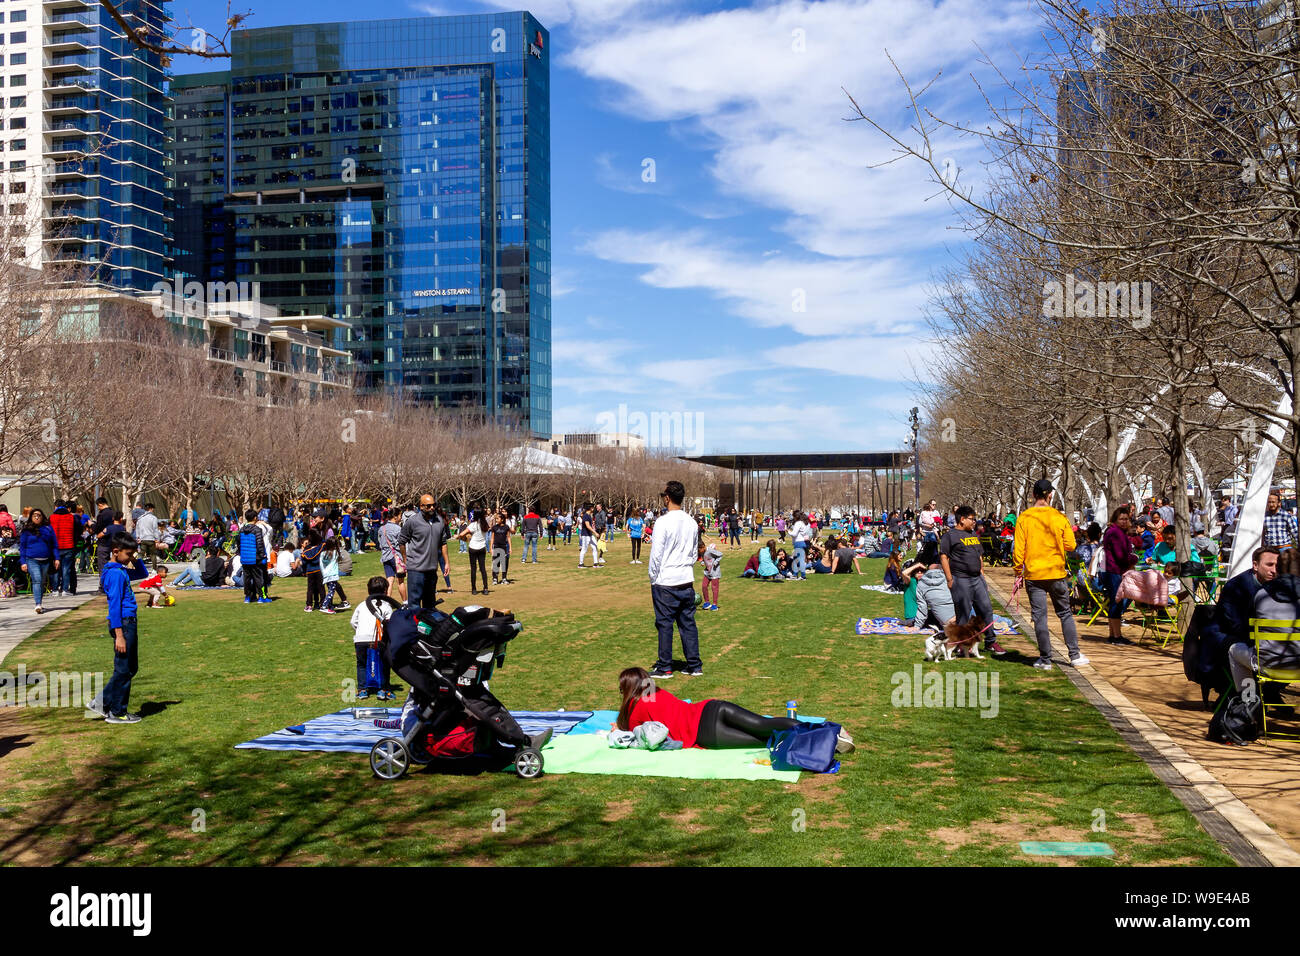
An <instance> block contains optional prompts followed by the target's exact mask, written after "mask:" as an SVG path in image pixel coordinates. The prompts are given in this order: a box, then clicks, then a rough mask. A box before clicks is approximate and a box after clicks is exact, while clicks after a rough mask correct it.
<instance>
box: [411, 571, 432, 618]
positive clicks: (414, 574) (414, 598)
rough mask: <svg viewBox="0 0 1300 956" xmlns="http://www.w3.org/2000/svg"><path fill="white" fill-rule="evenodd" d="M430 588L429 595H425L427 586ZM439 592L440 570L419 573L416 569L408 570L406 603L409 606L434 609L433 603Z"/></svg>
mask: <svg viewBox="0 0 1300 956" xmlns="http://www.w3.org/2000/svg"><path fill="white" fill-rule="evenodd" d="M426 584H427V585H428V587H429V593H428V594H425V593H424V589H425V585H426ZM437 592H438V569H437V568H434V569H433V570H431V571H417V570H415V568H407V569H406V603H407V605H408V606H415V605H417V604H418V605H419V606H420V607H422V608H424V609H425V610H430V609H432V608H433V606H434V605H433V602H434V600H435V598H436V595H437Z"/></svg>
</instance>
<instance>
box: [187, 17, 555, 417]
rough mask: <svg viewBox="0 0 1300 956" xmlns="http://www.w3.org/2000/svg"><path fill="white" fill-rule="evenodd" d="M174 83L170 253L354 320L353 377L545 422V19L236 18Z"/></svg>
mask: <svg viewBox="0 0 1300 956" xmlns="http://www.w3.org/2000/svg"><path fill="white" fill-rule="evenodd" d="M231 50H232V54H233V57H232V61H231V69H230V72H229V73H224V72H222V73H202V74H195V75H191V76H182V77H178V78H177V79H176V81H175V83H174V86H173V89H174V94H175V99H176V102H175V117H174V121H173V122H174V125H173V134H174V139H175V143H174V157H175V162H174V175H175V197H176V208H175V234H176V243H175V245H176V250H175V253H176V267H177V269H178V270H179V271H181V272H183V273H186V274H187V275H188V276H191V277H193V278H196V279H199V280H200V281H204V282H207V281H223V282H224V281H249V282H258V283H260V288H261V296H262V299H263V300H264V301H265V302H267V303H268V304H270V305H273V306H275V307H276V308H278V309H279V310H280V311H281V312H282V313H283V314H286V315H297V314H323V315H330V316H337V317H339V318H342V319H346V320H347V321H348V322H349V328H348V329H347V331H346V333H345V340H346V346H347V348H348V349H349V350H350V351H351V352H352V358H353V362H354V365H355V368H356V370H357V373H358V377H357V388H358V390H360V391H371V392H374V391H384V392H388V393H394V394H400V395H401V396H402V397H404V398H407V399H409V400H412V401H416V402H421V403H428V404H436V405H440V406H445V407H456V408H465V409H470V410H476V409H477V410H481V411H483V412H484V413H486V414H487V415H490V416H492V417H495V418H498V419H509V420H514V421H517V422H518V423H519V424H520V426H521V427H522V428H525V429H527V430H529V431H530V432H531V433H532V434H533V435H535V436H539V437H541V436H545V437H549V436H550V432H551V403H550V396H551V305H550V302H551V297H550V281H551V280H550V271H551V269H550V266H551V249H550V116H549V110H550V93H549V90H550V82H549V76H550V74H549V56H550V51H549V35H548V34H547V31H546V30H545V28H543V27H542V25H541V24H540V23H538V22H537V20H536V19H534V18H533V17H532V15H531V14H528V13H524V12H515V13H500V14H490V15H481V16H478V15H476V16H457V17H431V18H419V19H401V20H379V21H365V22H357V23H327V24H308V25H301V26H286V27H272V28H267V29H259V30H241V31H237V32H236V33H235V34H234V36H233V40H232V46H231Z"/></svg>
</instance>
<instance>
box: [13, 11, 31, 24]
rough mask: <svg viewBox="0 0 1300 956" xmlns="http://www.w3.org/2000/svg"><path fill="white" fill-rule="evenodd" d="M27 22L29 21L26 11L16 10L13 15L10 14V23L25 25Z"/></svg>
mask: <svg viewBox="0 0 1300 956" xmlns="http://www.w3.org/2000/svg"><path fill="white" fill-rule="evenodd" d="M26 20H27V11H25V10H15V11H14V12H13V13H11V14H9V22H10V23H23V22H25V21H26Z"/></svg>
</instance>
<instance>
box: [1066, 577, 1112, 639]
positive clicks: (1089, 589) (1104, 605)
mask: <svg viewBox="0 0 1300 956" xmlns="http://www.w3.org/2000/svg"><path fill="white" fill-rule="evenodd" d="M1074 579H1075V580H1076V581H1078V582H1079V583H1080V584H1081V585H1082V586H1083V595H1084V597H1085V598H1087V599H1088V600H1089V601H1091V602H1092V617H1090V618H1088V623H1087V624H1085V625H1084V626H1085V627H1089V626H1091V625H1092V624H1093V622H1095V621H1096V620H1097V618H1099V617H1101V616H1102V615H1103V614H1105V613H1106V610H1107V609H1108V608H1109V607H1110V602H1109V601H1108V600H1106V595H1105V594H1102V593H1099V592H1098V591H1097V589H1096V588H1095V587H1093V586H1092V578H1091V577H1090V576H1089V574H1088V572H1087V571H1084V572H1083V574H1078V573H1077V572H1076V574H1075V575H1074ZM1087 613H1088V608H1086V607H1081V608H1079V613H1078V615H1077V616H1078V617H1083V616H1084V615H1085V614H1087Z"/></svg>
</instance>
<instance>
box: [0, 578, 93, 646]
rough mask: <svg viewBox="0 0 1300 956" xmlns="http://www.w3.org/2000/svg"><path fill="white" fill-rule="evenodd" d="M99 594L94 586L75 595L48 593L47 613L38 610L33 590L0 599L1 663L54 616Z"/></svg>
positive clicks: (46, 599) (45, 600) (46, 598)
mask: <svg viewBox="0 0 1300 956" xmlns="http://www.w3.org/2000/svg"><path fill="white" fill-rule="evenodd" d="M96 597H99V592H98V591H96V590H95V589H94V587H93V586H92V587H91V589H90V590H89V591H84V590H83V591H82V592H81V593H80V594H78V595H77V596H76V597H59V596H58V595H57V594H54V595H50V594H47V595H46V596H45V598H44V604H45V613H44V614H37V613H36V610H35V608H36V605H35V604H33V603H32V596H31V595H30V594H20V595H18V596H17V597H15V598H11V599H7V600H4V601H0V665H3V664H4V660H5V657H6V656H8V654H9V652H10V651H12V650H13V649H14V648H15V647H17V646H18V645H19V644H21V643H22V642H23V641H25V640H26V639H27V638H29V637H31V636H32V635H33V634H35V633H36V632H37V631H39V630H40V629H41V628H43V627H44V626H45V625H46V624H49V623H50V621H52V620H54V619H55V618H58V617H62V616H63V615H64V614H66V613H67V612H68V611H71V610H72V609H73V608H78V607H81V605H83V604H85V603H86V602H87V601H91V600H94V599H95V598H96Z"/></svg>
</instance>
